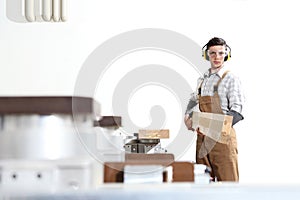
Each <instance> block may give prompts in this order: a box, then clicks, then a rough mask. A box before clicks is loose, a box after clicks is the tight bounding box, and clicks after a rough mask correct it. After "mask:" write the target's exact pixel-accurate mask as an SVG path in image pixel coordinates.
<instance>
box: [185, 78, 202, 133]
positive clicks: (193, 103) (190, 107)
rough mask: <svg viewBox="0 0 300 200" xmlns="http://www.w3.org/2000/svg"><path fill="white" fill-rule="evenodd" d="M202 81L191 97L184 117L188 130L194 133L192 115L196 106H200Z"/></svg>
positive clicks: (200, 79)
mask: <svg viewBox="0 0 300 200" xmlns="http://www.w3.org/2000/svg"><path fill="white" fill-rule="evenodd" d="M200 81H202V78H199V79H198V81H197V88H196V91H195V92H194V93H192V94H191V97H190V99H189V103H188V105H187V107H186V110H185V116H184V123H185V125H186V127H187V129H188V130H192V131H194V129H193V128H192V115H193V110H194V108H195V106H197V105H198V103H199V102H198V101H199V100H198V86H199V85H200V84H199V83H200Z"/></svg>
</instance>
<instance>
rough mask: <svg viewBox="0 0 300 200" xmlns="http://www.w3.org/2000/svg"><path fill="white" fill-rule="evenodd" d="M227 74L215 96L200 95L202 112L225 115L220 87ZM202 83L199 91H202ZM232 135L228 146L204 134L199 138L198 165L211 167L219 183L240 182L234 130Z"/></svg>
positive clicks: (212, 175) (197, 148)
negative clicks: (221, 103)
mask: <svg viewBox="0 0 300 200" xmlns="http://www.w3.org/2000/svg"><path fill="white" fill-rule="evenodd" d="M226 74H227V72H225V73H224V74H223V76H222V78H221V79H220V80H219V81H218V83H217V84H216V85H215V86H214V95H213V96H201V94H199V109H200V111H201V112H209V113H219V114H224V113H223V111H222V109H221V106H220V97H219V95H218V86H219V84H220V82H221V81H222V79H223V78H224V77H225V76H226ZM202 83H203V82H202ZM202 83H201V85H200V90H199V91H201V86H202ZM230 135H231V137H230V140H229V142H228V143H227V144H223V143H219V142H217V141H215V140H213V139H211V138H209V137H206V136H204V135H203V134H198V136H197V146H196V163H197V164H204V165H207V166H209V167H210V168H211V169H212V172H211V177H213V178H215V177H216V178H217V180H218V181H238V180H239V172H238V158H237V141H236V134H235V130H234V129H233V128H232V129H231V133H230Z"/></svg>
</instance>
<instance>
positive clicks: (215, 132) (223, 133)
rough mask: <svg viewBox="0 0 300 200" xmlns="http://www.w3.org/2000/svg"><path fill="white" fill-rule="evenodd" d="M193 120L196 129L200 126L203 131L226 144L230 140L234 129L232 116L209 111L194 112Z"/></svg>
mask: <svg viewBox="0 0 300 200" xmlns="http://www.w3.org/2000/svg"><path fill="white" fill-rule="evenodd" d="M192 121H193V125H192V127H193V128H194V129H197V128H199V130H200V132H201V133H203V134H204V135H206V136H208V137H210V138H212V139H214V140H215V141H217V142H220V143H224V144H226V143H227V142H228V141H229V139H230V133H231V129H232V116H229V115H222V114H215V113H207V112H193V117H192Z"/></svg>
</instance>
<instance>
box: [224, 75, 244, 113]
mask: <svg viewBox="0 0 300 200" xmlns="http://www.w3.org/2000/svg"><path fill="white" fill-rule="evenodd" d="M227 95H228V96H227V98H228V100H229V105H228V106H229V109H230V110H234V111H236V112H238V113H240V114H241V113H242V109H243V104H244V101H245V96H244V94H243V90H242V85H241V82H240V80H239V78H237V77H235V78H233V79H231V81H230V85H229V90H228V94H227Z"/></svg>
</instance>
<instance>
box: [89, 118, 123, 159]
mask: <svg viewBox="0 0 300 200" xmlns="http://www.w3.org/2000/svg"><path fill="white" fill-rule="evenodd" d="M121 120H122V118H121V117H119V116H102V117H101V119H100V120H98V121H95V122H94V126H95V129H96V132H97V134H96V136H97V138H96V144H97V145H96V148H97V152H98V153H97V158H98V159H99V160H101V162H103V163H104V162H113V161H124V154H125V152H124V148H123V146H124V137H125V136H124V135H123V134H122V133H121V132H120V130H119V128H120V127H121V124H122V121H121Z"/></svg>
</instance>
